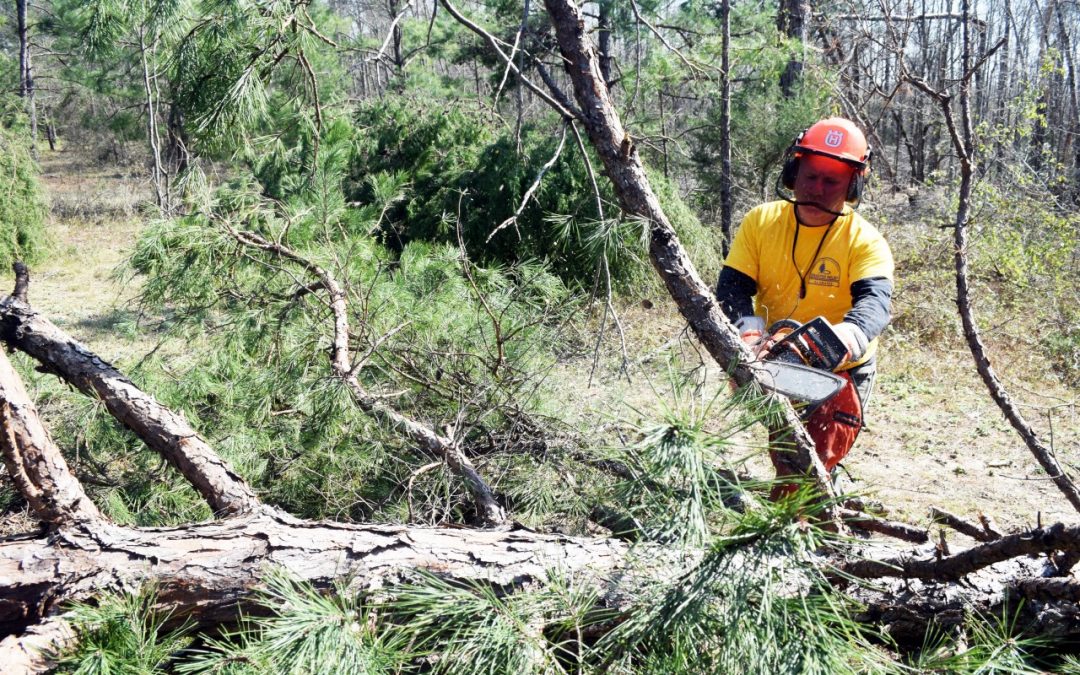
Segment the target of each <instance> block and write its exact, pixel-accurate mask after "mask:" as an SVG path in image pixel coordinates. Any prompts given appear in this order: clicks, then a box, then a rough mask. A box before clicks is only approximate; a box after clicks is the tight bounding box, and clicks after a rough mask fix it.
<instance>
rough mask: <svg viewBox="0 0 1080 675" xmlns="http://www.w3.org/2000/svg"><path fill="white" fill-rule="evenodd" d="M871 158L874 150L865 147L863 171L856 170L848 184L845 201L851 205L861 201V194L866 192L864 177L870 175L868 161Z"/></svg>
mask: <svg viewBox="0 0 1080 675" xmlns="http://www.w3.org/2000/svg"><path fill="white" fill-rule="evenodd" d="M873 157H874V149H873V148H871V147H870V146H867V147H866V159H865V160H863V169H862V170H861V171H859V170H856V171H855V175H853V176H852V177H851V182H850V183H848V189H847V200H848V201H849V202H852V203H853V204H857V203H859V202H860V201H862V196H863V192H865V190H866V177H867V176H869V175H870V161H871V160H872V159H873Z"/></svg>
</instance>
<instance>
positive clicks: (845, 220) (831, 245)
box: [724, 201, 893, 367]
mask: <svg viewBox="0 0 1080 675" xmlns="http://www.w3.org/2000/svg"><path fill="white" fill-rule="evenodd" d="M796 227H798V230H799V233H798V234H799V237H798V243H797V244H796V248H795V256H794V261H793V260H792V250H791V247H792V244H793V243H794V242H795V230H796ZM826 230H827V232H826ZM823 236H824V237H825V240H824V241H822V237H823ZM819 244H820V245H821V249H820V251H819V252H818V254H817V256H815V255H814V252H815V251H818V245H819ZM724 264H725V265H727V266H728V267H731V268H733V269H736V270H738V271H739V272H742V273H743V274H745V275H747V276H748V277H750V278H751V279H753V280H754V281H755V282H757V295H756V296H755V302H754V311H755V313H756V314H757V315H758V316H760V317H761V318H763V319H764V320H765V324H766V325H772V324H773V323H774V322H776V321H779V320H780V319H794V320H795V321H798V322H799V323H805V322H807V321H809V320H811V319H813V318H815V317H818V316H823V317H825V318H826V319H827V320H828V321H829V323H833V324H836V323H840V322H841V321H843V320H844V315H845V314H847V313H848V311H849V310H850V309H851V284H852V283H854V282H856V281H859V280H861V279H868V278H871V277H884V278H886V279H888V280H889V281H892V279H893V258H892V252H891V251H889V245H888V244H887V243H886V242H885V238H884V237H882V236H881V233H880V232H878V231H877V229H876V228H874V226H873V225H871V224H870V223H868V222H866V220H865V219H863V217H862V216H860V215H859V214H858V213H855V212H854V211H848V212H847V213H845V214H844V215H842V216H840V217H838V218H837V219H836V220H835V221H834V222H833V224H832V227H829V226H828V225H822V226H820V227H809V226H807V225H798V224H797V223H796V221H795V206H794V205H793V204H791V203H790V202H785V201H775V202H768V203H766V204H762V205H760V206H757V207H755V208H754V209H752V210H751V211H750V212H749V213H747V214H746V217H745V218H743V221H742V225H740V226H739V230H738V232H736V234H735V241H734V242H732V245H731V251H730V253H728V257H727V260H726V261H724ZM800 277H802V279H805V284H806V297H805V298H800V297H799V291H800V286H801V285H802V279H801V278H800ZM877 342H878V341H877V339H876V338H875V339H874V340H871V341H870V344H869V345H868V346H867V348H866V353H865V354H864V355H863V357H862V358H861V359H859V361H858V363H853V364H850V365H848V366H846V367H854V366H856V365H858V364H860V363H864V362H866V361H867V360H869V359H870V357H872V356H873V355H874V353H875V352H876V351H877Z"/></svg>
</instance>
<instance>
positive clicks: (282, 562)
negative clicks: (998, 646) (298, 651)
mask: <svg viewBox="0 0 1080 675" xmlns="http://www.w3.org/2000/svg"><path fill="white" fill-rule="evenodd" d="M22 297H25V295H23V296H22ZM0 326H2V335H3V339H4V340H5V342H6V343H7V344H8V345H9V346H10V347H12V348H15V349H19V350H21V351H24V352H26V353H28V354H30V355H31V356H33V357H34V358H35V359H37V360H38V361H39V363H40V364H41V367H42V368H43V369H45V370H46V371H48V372H51V373H54V374H56V375H57V376H58V377H60V378H62V379H63V380H64V381H66V382H69V383H71V384H72V385H73V386H75V387H77V388H78V389H80V390H82V391H84V392H87V393H89V394H90V395H92V396H94V397H96V398H99V399H100V400H102V401H104V402H105V404H106V406H107V407H108V409H109V412H110V413H111V414H112V415H113V416H114V417H115V418H116V419H117V420H119V421H121V423H123V424H124V425H125V426H126V427H127V428H129V429H131V430H132V431H133V432H134V433H136V434H137V435H138V436H139V437H140V438H142V439H143V440H144V441H146V443H147V444H148V445H149V446H150V447H152V448H154V449H155V450H156V451H158V452H160V453H161V454H162V456H163V457H165V458H166V459H167V460H168V461H169V462H170V463H171V464H172V465H174V466H176V467H177V468H178V469H179V470H180V472H181V473H182V474H183V475H184V476H185V478H187V479H188V480H189V481H191V482H192V483H193V484H196V485H199V486H202V487H200V492H201V493H202V494H203V495H204V498H205V499H206V500H207V501H208V503H210V504H214V505H224V504H230V503H234V504H235V503H237V500H238V499H239V500H240V503H241V504H242V506H237V507H234V508H217V507H216V508H217V510H218V511H219V513H220V514H221V517H220V518H219V519H217V520H214V521H211V522H205V523H193V524H190V525H185V526H179V527H169V528H136V527H122V526H119V525H116V524H115V523H112V522H111V521H110V520H109V519H108V518H106V517H105V516H104V515H102V513H101V512H100V511H99V510H98V509H97V507H96V506H95V505H94V504H93V502H92V501H91V500H90V499H89V498H88V497H87V495H86V493H85V492H84V491H83V488H82V486H81V485H80V483H79V481H78V480H76V479H75V477H74V476H73V474H72V473H71V472H70V471H69V470H68V468H67V465H66V462H65V460H64V458H63V456H62V454H61V452H60V450H59V449H58V448H57V447H56V446H55V444H53V442H52V441H51V439H50V437H49V434H48V433H47V431H46V430H45V428H44V426H43V425H42V423H41V420H40V418H39V416H38V414H37V412H36V410H35V407H34V405H33V403H32V401H31V400H30V399H29V396H28V395H27V393H26V391H25V389H24V387H23V385H22V383H21V380H20V378H19V376H18V374H17V373H16V372H15V370H14V369H13V368H12V366H11V364H10V362H9V361H8V359H7V358H6V356H3V355H0V421H2V423H3V424H2V427H3V436H2V438H0V441H2V446H3V454H4V462H5V466H6V467H7V470H8V474H9V475H10V476H11V477H12V478H13V479H14V481H15V483H16V486H17V487H18V489H19V491H20V492H21V494H22V495H23V496H24V497H25V498H26V500H27V502H28V503H29V504H30V506H31V508H32V509H33V512H34V514H35V515H36V516H37V517H38V518H39V519H40V520H41V522H42V524H43V527H44V529H43V530H42V531H40V532H32V533H27V534H23V535H19V536H12V537H7V538H6V539H4V540H3V541H0V626H2V627H3V630H4V632H5V634H7V635H8V636H9V637H8V638H6V639H5V640H4V642H3V643H2V644H0V649H2V650H3V651H2V653H0V660H2V661H3V662H4V663H5V664H6V669H7V671H8V672H19V668H22V669H24V671H34V670H40V669H42V668H46V667H48V665H49V664H50V663H51V662H52V661H51V660H50V659H52V658H54V656H55V654H56V653H57V652H59V651H62V650H63V649H64V648H65V647H70V646H71V645H72V644H75V643H76V641H77V639H78V634H77V632H76V631H75V630H73V629H72V627H71V625H69V624H68V622H67V621H66V618H65V617H67V616H68V615H67V614H65V612H67V611H68V609H69V608H70V606H71V603H73V602H85V601H92V600H94V599H95V598H99V597H101V596H103V595H107V594H110V593H119V592H128V593H135V592H138V591H139V589H140V588H146V587H152V588H154V589H155V596H154V605H153V611H156V612H159V613H161V615H162V616H168V617H169V624H170V625H178V624H182V623H185V622H186V623H187V624H188V625H189V626H199V627H208V626H214V625H220V624H230V623H235V622H236V621H237V620H238V619H239V617H240V616H241V614H242V613H245V612H256V613H257V612H258V611H260V610H259V609H258V606H259V605H258V602H259V599H260V598H264V596H263V595H260V594H262V593H264V592H265V588H266V580H267V579H268V577H269V576H272V575H273V574H275V573H276V572H275V570H281V571H283V572H284V573H285V574H287V575H288V577H289V578H290V579H294V580H296V582H298V583H304V584H308V585H310V587H311V588H313V589H316V590H320V591H330V590H334V591H335V592H337V593H354V594H359V595H361V596H363V597H378V598H382V600H380V601H379V602H386V601H387V599H388V598H394V597H396V596H397V595H398V594H405V595H408V593H409V592H410V591H403V590H400V589H406V588H414V587H411V586H409V584H415V583H416V582H417V581H418V580H420V581H421V582H423V580H424V579H429V580H430V579H433V578H434V579H438V580H440V582H441V583H450V584H452V585H453V586H451V587H447V588H450V589H462V588H464V589H473V590H475V589H477V588H489V589H491V592H492V593H494V594H495V595H494V596H492V597H501V598H506V599H507V600H506V602H512V599H513V598H514V597H517V596H522V595H526V594H528V593H535V592H537V591H543V590H544V589H547V588H551V587H552V585H553V584H555V585H556V587H559V586H558V584H561V583H565V582H566V580H572V583H573V585H574V586H575V588H577V589H579V591H581V590H584V591H585V592H587V593H586V594H587V596H588V598H590V600H589V602H588V603H587V605H588V607H587V609H588V611H587V612H583V614H582V616H585V615H588V617H589V619H588V620H587V621H586V620H584V619H583V620H582V622H581V625H580V626H579V632H580V633H581V636H579V637H578V638H576V639H578V640H579V641H585V642H588V643H589V644H598V645H604V646H605V649H607V651H606V652H604V654H606V655H607V656H606V657H605V658H609V659H614V658H632V655H633V654H635V653H636V650H640V651H641V652H647V651H648V650H649V649H655V648H656V646H655V644H654V642H655V640H656V636H657V635H662V634H664V631H663V630H660V632H659V633H656V634H653V632H652V631H653V630H654V628H653V627H655V626H656V625H660V626H668V627H671V626H681V627H682V628H680V630H681V629H685V628H686V627H687V626H690V625H692V623H691V621H703V617H704V616H708V614H709V611H708V610H707V609H706V608H708V607H711V606H714V605H716V606H721V605H724V603H730V602H732V601H733V599H735V598H738V599H740V602H744V604H745V603H749V605H750V606H753V608H754V612H757V613H760V612H762V611H764V610H763V608H762V607H761V606H759V605H756V604H755V603H757V602H762V601H764V598H762V597H757V594H759V593H760V592H761V588H762V587H763V585H765V586H768V585H775V586H776V587H777V588H779V589H780V592H779V595H778V597H779V598H781V599H784V598H786V599H791V598H803V599H804V600H805V599H806V598H812V597H822V596H821V594H822V593H824V594H826V596H829V595H836V594H837V593H838V592H841V591H842V593H840V594H839V595H836V597H838V598H849V599H853V600H855V601H856V602H857V603H858V605H857V606H855V605H852V606H851V607H850V609H849V611H850V616H851V617H855V618H857V619H859V621H861V622H862V623H863V624H864V626H867V627H869V628H870V632H869V633H868V635H870V634H877V635H889V636H891V638H892V639H893V640H895V641H896V642H897V643H898V644H909V645H910V644H916V645H917V644H920V642H921V641H922V640H923V639H924V638H925V635H926V634H927V629H928V627H929V626H936V627H937V628H938V629H944V628H948V627H950V626H952V627H955V626H959V625H961V624H963V623H964V621H965V620H968V619H969V618H970V617H971V616H973V615H979V614H982V615H988V616H989V615H993V614H995V613H999V614H1000V613H1001V612H1003V611H1007V608H1009V607H1013V608H1015V607H1017V606H1022V607H1023V611H1022V614H1021V615H1020V616H1021V617H1022V619H1023V621H1022V625H1021V624H1020V623H1018V624H1017V629H1018V630H1019V629H1021V628H1026V629H1029V630H1034V631H1038V632H1039V633H1041V634H1043V635H1053V636H1056V637H1069V638H1075V637H1076V636H1077V634H1078V632H1080V631H1078V627H1080V621H1078V617H1077V609H1076V608H1077V598H1078V597H1080V584H1078V583H1077V581H1076V580H1075V578H1074V577H1072V576H1071V569H1070V568H1071V564H1072V562H1073V561H1074V560H1075V557H1076V555H1077V554H1080V527H1076V526H1066V525H1063V524H1054V525H1049V526H1046V527H1040V528H1034V529H1032V530H1028V531H1025V532H1019V533H1012V534H1007V535H1003V534H1001V533H1000V532H997V531H995V530H993V529H992V528H991V527H989V526H988V525H985V524H984V526H983V527H982V528H981V529H980V528H979V527H978V526H976V525H974V524H972V523H968V522H966V521H963V520H962V519H960V518H958V517H956V516H951V515H950V514H944V512H938V513H937V518H938V520H939V521H941V522H947V523H948V524H949V525H950V526H952V527H953V528H955V529H957V530H959V531H961V532H965V531H966V533H967V534H969V535H971V534H978V533H979V532H982V537H981V538H982V539H984V541H983V542H982V543H979V544H978V545H976V546H974V547H972V548H969V549H967V550H962V551H957V552H955V553H954V552H950V551H948V550H947V547H946V546H945V545H944V543H943V540H942V542H939V543H937V544H923V545H921V546H920V547H918V548H911V549H903V548H897V547H896V546H887V547H886V546H882V545H877V546H875V547H873V548H865V547H861V548H858V549H856V548H853V547H851V546H848V545H841V544H839V543H838V542H837V541H836V540H831V541H832V543H831V544H830V543H829V542H830V540H829V539H828V538H827V537H825V536H824V535H823V533H821V532H820V531H818V530H817V528H816V527H812V526H807V525H805V524H803V523H801V522H800V521H799V520H798V519H797V518H795V517H793V516H794V515H796V514H795V512H789V513H788V514H787V516H788V517H787V519H786V520H785V519H784V518H782V517H778V515H777V513H776V512H772V511H769V510H768V508H766V507H764V505H760V504H755V503H754V498H753V497H752V496H750V495H748V496H747V501H746V502H745V506H744V508H745V509H746V518H747V520H744V521H743V522H742V523H741V524H738V525H736V526H735V527H734V528H733V529H732V530H731V531H729V532H728V533H726V534H724V535H722V536H719V537H717V538H714V539H712V540H710V541H709V542H705V543H704V545H702V546H698V547H690V548H686V549H682V548H679V547H672V546H669V545H664V544H662V543H659V542H656V541H655V540H653V541H650V540H649V539H648V538H646V539H644V540H642V541H640V542H639V543H637V544H634V545H630V544H628V543H625V542H623V541H622V540H620V539H617V538H612V537H597V538H587V537H570V536H564V535H558V534H548V533H542V532H535V531H531V530H529V529H526V528H521V527H515V526H510V527H502V528H495V529H472V528H461V527H434V528H433V527H415V526H406V525H378V524H345V523H332V522H310V521H304V520H300V519H297V518H294V517H292V516H289V515H288V514H286V513H284V512H281V511H279V510H277V509H275V508H273V507H270V506H267V505H264V504H261V503H260V502H259V500H258V499H257V498H256V497H255V496H254V492H253V491H252V490H251V489H250V488H248V487H247V486H246V484H245V483H244V481H243V480H242V478H240V477H239V476H238V475H236V474H235V473H233V472H231V471H230V470H229V469H228V467H227V465H226V464H225V462H224V461H223V460H221V459H220V458H219V457H217V455H216V454H215V453H214V451H213V449H212V448H211V447H210V446H209V444H207V443H205V441H202V440H201V439H199V438H198V436H197V435H196V434H195V432H194V431H193V430H191V429H190V428H188V427H186V426H184V425H185V424H186V423H184V422H183V421H182V418H181V417H180V416H177V415H175V414H174V413H172V412H171V411H169V410H167V409H165V408H164V407H163V406H161V405H160V404H158V403H157V402H156V401H155V400H154V399H153V398H152V397H151V396H149V395H148V394H146V393H144V392H141V391H140V390H139V389H138V388H137V387H136V386H135V385H134V384H133V383H131V381H130V380H128V379H127V378H125V377H124V376H123V375H122V374H120V373H119V371H117V370H115V369H114V368H113V367H112V366H110V365H109V364H107V363H106V362H104V361H102V360H101V359H100V358H99V357H97V356H96V355H94V354H93V353H92V352H90V351H89V350H88V349H87V348H85V347H84V346H82V345H80V344H79V343H78V342H77V341H76V340H74V339H73V338H71V337H70V336H68V335H66V334H65V333H63V332H62V331H61V330H59V329H58V328H56V327H55V326H54V325H52V324H51V323H50V322H48V321H47V320H46V319H44V318H43V317H41V316H40V315H38V314H36V313H35V312H33V311H32V310H31V309H30V308H29V306H28V305H27V304H26V303H25V302H24V301H23V300H22V299H19V298H17V297H10V298H8V299H7V300H5V301H4V302H3V304H2V305H0ZM120 392H122V393H123V394H124V395H123V396H121V395H119V393H120ZM168 425H179V428H180V429H182V431H180V432H177V431H176V430H175V429H176V428H177V427H176V426H172V427H170V426H168ZM169 429H172V430H171V431H169ZM237 495H239V496H240V497H236V496H237ZM807 508H810V506H807ZM838 511H839V513H841V514H843V515H844V516H845V517H846V518H847V520H848V522H849V523H850V524H851V525H852V526H855V527H859V526H860V525H861V526H867V527H870V528H873V529H876V530H878V531H882V532H891V533H893V534H897V533H899V535H900V536H902V537H903V538H905V539H922V540H923V541H926V536H925V531H924V532H923V533H922V536H921V537H920V536H919V531H918V530H917V528H912V527H911V526H907V527H906V528H904V527H900V526H899V525H898V524H888V523H887V521H882V520H881V519H880V518H876V517H874V516H870V515H868V514H865V513H862V512H857V511H851V510H845V509H839V510H838ZM781 515H782V514H781ZM754 518H757V519H758V521H757V522H756V523H752V524H748V522H747V521H748V520H753V519H754ZM762 519H764V520H762ZM751 572H752V573H751ZM560 580H561V581H560ZM862 580H874V582H873V584H864V583H862V582H861V581H862ZM747 584H750V585H749V586H747ZM412 592H415V591H412ZM444 592H447V593H450V592H452V591H445V589H444ZM470 592H473V591H470ZM470 597H472V596H470ZM721 598H727V599H726V600H721ZM755 598H756V600H755ZM1021 600H1022V601H1023V603H1022V604H1019V603H1018V601H1021ZM500 602H501V601H500ZM844 602H845V603H846V602H848V600H844ZM780 604H781V605H782V604H783V603H780ZM739 606H740V607H742V606H743V605H739ZM688 608H695V612H700V613H701V614H700V615H699V614H696V613H692V612H690V611H689V610H688ZM744 609H745V608H744ZM262 611H265V610H262ZM785 611H787V610H785ZM386 612H387V616H390V617H393V616H394V614H393V610H391V609H387V610H386ZM730 614H732V610H731V607H728V608H727V609H725V614H724V615H725V616H727V615H730ZM734 615H738V612H734ZM549 619H550V617H549ZM551 621H552V623H550V624H544V625H537V626H534V627H533V629H530V630H535V631H536V633H535V634H537V635H548V631H549V630H550V629H551V627H552V626H553V625H556V624H558V621H555V620H554V619H551ZM680 622H681V623H680ZM795 623H796V624H798V621H796V622H795ZM415 625H417V626H422V625H425V624H424V623H423V622H422V621H420V622H417V623H416V624H415ZM702 625H703V626H704V625H708V622H707V621H703V623H702ZM645 627H649V628H648V629H647V630H646V628H645ZM585 628H587V630H585ZM586 634H587V637H585V635H586ZM607 636H613V637H607ZM559 644H562V643H561V642H558V641H552V642H551V645H553V647H552V648H553V649H554V648H555V647H556V646H558V645H559ZM649 645H653V646H652V647H650V646H649ZM555 651H558V650H555ZM553 653H554V652H553ZM577 653H578V655H579V658H582V659H583V660H584V658H585V657H584V656H583V654H584V652H582V651H581V649H580V646H579V649H578V652H577ZM599 654H600V652H595V651H594V652H592V653H591V655H590V656H589V657H588V658H590V659H597V658H600V656H599ZM619 655H621V656H619ZM551 658H555V657H554V656H552V657H551ZM559 658H563V657H559Z"/></svg>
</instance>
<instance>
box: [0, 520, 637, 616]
mask: <svg viewBox="0 0 1080 675" xmlns="http://www.w3.org/2000/svg"><path fill="white" fill-rule="evenodd" d="M629 551H630V548H629V546H628V545H627V544H625V543H623V542H621V541H619V540H617V539H590V538H580V537H566V536H559V535H549V534H540V533H536V532H531V531H528V530H513V531H496V530H470V529H458V528H430V527H426V528H425V527H409V526H404V525H350V524H344V523H331V522H309V521H303V520H298V519H296V518H293V517H291V516H288V515H287V514H284V513H281V512H279V511H276V510H274V509H270V508H263V509H260V511H259V512H257V513H253V514H249V515H246V516H241V517H236V518H230V519H228V520H224V521H218V522H213V523H201V524H197V525H189V526H184V527H172V528H127V527H118V526H116V525H112V524H108V523H101V524H98V525H97V526H96V527H94V528H89V527H68V528H64V529H62V530H59V531H57V532H54V533H51V534H49V535H47V536H33V537H23V538H12V539H9V540H6V541H0V632H2V633H4V634H7V633H12V632H15V631H20V630H22V629H23V628H24V627H25V626H27V625H28V624H31V623H34V622H36V621H38V620H40V619H41V618H42V617H45V616H48V615H49V614H51V613H53V612H55V611H56V610H58V609H59V608H60V607H61V606H62V605H63V604H64V603H67V602H70V601H73V600H85V599H87V598H90V597H93V596H94V595H96V594H97V593H100V592H101V591H104V590H113V591H116V590H121V589H129V590H134V589H137V588H138V587H139V586H140V584H143V583H154V584H156V585H157V588H158V601H159V603H161V607H162V609H165V610H168V611H171V612H173V615H174V617H175V618H177V619H184V618H191V619H193V620H195V621H196V622H197V623H199V624H212V623H217V622H226V621H234V620H235V619H236V617H237V612H238V611H239V610H240V608H241V607H243V606H244V604H245V602H246V601H247V599H248V598H249V596H250V595H251V593H252V591H254V590H255V589H256V588H257V587H258V584H259V580H260V579H261V578H262V577H263V575H265V574H266V572H267V570H268V569H270V568H272V567H280V568H283V569H284V570H286V571H288V572H289V573H290V574H291V575H293V576H294V577H295V578H297V579H302V580H304V581H307V582H309V583H311V584H313V585H314V586H316V587H318V588H323V589H327V588H330V587H331V586H332V584H333V583H334V582H335V581H338V580H340V579H349V581H350V588H353V589H357V590H360V589H374V588H380V587H383V586H387V585H392V584H394V583H397V582H400V581H403V580H405V579H408V578H414V577H415V573H416V572H417V571H427V572H431V573H433V574H437V575H439V576H440V577H444V578H447V579H451V580H458V581H466V580H483V581H485V582H487V583H490V584H492V585H494V586H498V587H503V588H507V589H512V588H519V587H523V586H530V585H535V584H543V583H546V579H547V573H548V572H549V571H550V570H552V569H558V570H561V571H563V572H565V573H567V574H573V575H575V577H580V578H581V579H591V580H592V581H593V582H594V583H596V584H597V585H599V586H604V585H606V584H608V583H609V581H610V580H613V579H616V578H618V576H619V573H620V571H621V570H624V569H626V568H627V566H628V564H629V562H630V560H631V558H630V556H629ZM650 557H651V558H653V559H654V560H655V559H656V557H657V556H656V555H655V552H654V554H650Z"/></svg>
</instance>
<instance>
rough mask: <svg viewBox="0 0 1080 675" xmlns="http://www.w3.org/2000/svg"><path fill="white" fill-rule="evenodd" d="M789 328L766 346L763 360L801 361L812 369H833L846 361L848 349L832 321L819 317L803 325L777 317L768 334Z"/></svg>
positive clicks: (774, 333)
mask: <svg viewBox="0 0 1080 675" xmlns="http://www.w3.org/2000/svg"><path fill="white" fill-rule="evenodd" d="M785 330H787V331H789V332H788V333H787V334H786V335H783V337H781V338H780V339H779V340H777V342H776V343H775V344H774V345H773V346H772V347H771V348H770V349H769V351H768V353H767V354H766V355H765V357H764V358H765V360H770V361H781V362H787V363H802V364H806V365H808V366H810V367H812V368H819V369H821V370H828V371H833V370H836V369H837V368H838V367H839V366H840V364H842V363H843V362H844V361H846V360H847V357H848V348H847V345H845V344H844V341H843V340H842V339H840V336H839V335H837V334H836V331H835V330H834V329H833V327H832V324H831V323H829V322H828V320H826V319H825V317H822V316H819V317H816V318H814V319H811V320H810V321H807V322H806V323H804V324H800V323H799V322H797V321H792V320H791V319H781V320H780V321H777V322H776V323H774V324H773V325H772V326H770V327H769V333H770V334H771V335H776V334H777V333H778V332H783V331H785Z"/></svg>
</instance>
